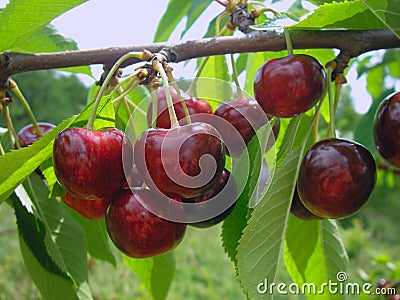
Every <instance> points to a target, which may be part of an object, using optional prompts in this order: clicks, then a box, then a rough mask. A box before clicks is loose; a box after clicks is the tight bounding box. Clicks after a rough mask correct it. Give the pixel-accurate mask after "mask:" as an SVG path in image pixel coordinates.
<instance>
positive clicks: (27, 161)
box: [0, 118, 73, 203]
mask: <svg viewBox="0 0 400 300" xmlns="http://www.w3.org/2000/svg"><path fill="white" fill-rule="evenodd" d="M72 120H73V118H70V119H68V120H66V121H64V122H62V123H61V124H60V125H58V126H56V127H55V128H53V129H52V130H51V131H49V132H47V133H46V134H44V135H43V136H42V138H41V139H39V140H38V141H36V142H35V143H33V144H32V145H31V146H29V147H26V148H22V149H19V150H18V151H11V152H8V153H6V154H5V155H3V156H0V170H2V171H1V172H0V203H1V202H3V201H4V200H5V199H7V198H8V197H9V196H10V195H11V194H12V191H13V190H14V189H15V188H16V187H17V186H18V185H19V184H20V183H21V182H22V181H23V180H24V179H25V178H26V177H27V176H28V175H29V174H31V173H32V172H33V171H34V170H35V169H36V168H37V167H39V165H40V164H41V163H42V162H44V161H45V160H46V159H47V158H49V157H50V155H51V154H52V150H53V140H54V138H55V137H56V136H57V135H58V133H59V132H60V131H61V130H63V129H65V128H67V127H68V125H69V124H70V123H71V121H72Z"/></svg>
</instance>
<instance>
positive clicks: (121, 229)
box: [106, 188, 186, 258]
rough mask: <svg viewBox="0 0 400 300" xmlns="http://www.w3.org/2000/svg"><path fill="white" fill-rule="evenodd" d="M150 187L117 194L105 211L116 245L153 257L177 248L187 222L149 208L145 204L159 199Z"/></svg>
mask: <svg viewBox="0 0 400 300" xmlns="http://www.w3.org/2000/svg"><path fill="white" fill-rule="evenodd" d="M157 197H158V196H157V195H156V194H154V193H152V192H151V191H150V190H146V189H141V188H136V189H132V190H123V191H121V192H119V193H117V194H115V195H114V197H113V198H112V200H111V203H110V205H109V207H108V209H107V213H106V225H107V231H108V234H109V236H110V238H111V240H112V241H113V242H114V244H115V246H117V248H118V249H120V250H121V251H122V252H123V253H125V254H126V255H128V256H130V257H134V258H144V257H151V256H155V255H158V254H162V253H164V252H167V251H169V250H171V249H173V248H175V247H176V246H177V245H178V244H179V243H180V242H181V240H182V239H183V236H184V234H185V230H186V224H182V223H176V222H172V221H169V220H166V219H163V218H160V217H158V216H157V215H155V214H153V213H151V212H150V211H148V210H147V209H146V208H145V207H143V205H142V204H141V202H140V201H142V203H146V202H156V201H158V199H156V198H157Z"/></svg>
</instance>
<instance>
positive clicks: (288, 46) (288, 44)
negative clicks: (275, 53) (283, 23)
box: [284, 28, 293, 55]
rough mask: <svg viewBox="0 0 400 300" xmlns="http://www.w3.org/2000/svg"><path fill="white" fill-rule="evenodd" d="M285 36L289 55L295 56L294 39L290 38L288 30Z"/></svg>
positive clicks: (285, 30) (286, 29)
mask: <svg viewBox="0 0 400 300" xmlns="http://www.w3.org/2000/svg"><path fill="white" fill-rule="evenodd" d="M284 34H285V41H286V49H287V52H288V55H293V45H292V39H291V37H290V32H289V29H288V28H285V29H284Z"/></svg>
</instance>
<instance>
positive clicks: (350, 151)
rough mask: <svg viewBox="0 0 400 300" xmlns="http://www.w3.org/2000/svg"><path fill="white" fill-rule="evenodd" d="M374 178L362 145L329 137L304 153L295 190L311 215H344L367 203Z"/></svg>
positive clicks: (374, 172) (369, 154)
mask: <svg viewBox="0 0 400 300" xmlns="http://www.w3.org/2000/svg"><path fill="white" fill-rule="evenodd" d="M375 181H376V165H375V161H374V158H373V156H372V155H371V153H370V152H369V151H368V150H367V149H366V148H365V147H364V146H362V145H360V144H357V143H355V142H351V141H347V140H342V139H335V138H331V139H326V140H322V141H320V142H318V143H316V144H315V145H314V146H312V147H311V148H310V150H308V152H307V153H306V156H305V157H304V159H303V161H302V163H301V166H300V170H299V176H298V180H297V190H298V192H299V196H300V199H301V201H302V202H303V204H304V205H305V206H306V207H307V209H308V210H310V211H311V212H312V213H313V214H315V215H317V216H320V217H323V218H344V217H348V216H350V215H352V214H354V213H356V212H357V211H358V210H359V209H360V208H361V207H362V206H363V205H364V204H365V203H366V202H367V200H368V198H369V196H370V195H371V192H372V190H373V189H374V186H375Z"/></svg>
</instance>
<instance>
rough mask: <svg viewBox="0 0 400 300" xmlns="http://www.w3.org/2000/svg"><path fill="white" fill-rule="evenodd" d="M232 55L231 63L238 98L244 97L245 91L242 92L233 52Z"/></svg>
mask: <svg viewBox="0 0 400 300" xmlns="http://www.w3.org/2000/svg"><path fill="white" fill-rule="evenodd" d="M230 57H231V65H232V73H233V74H232V78H233V81H235V85H236V90H237V97H238V99H243V98H244V96H243V92H242V89H241V87H240V83H239V78H238V73H237V68H236V62H235V58H234V57H233V54H231V55H230Z"/></svg>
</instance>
